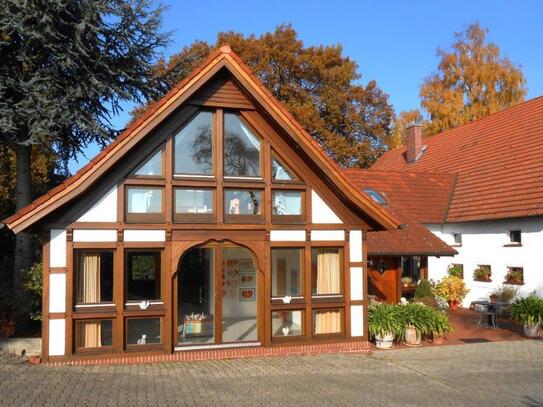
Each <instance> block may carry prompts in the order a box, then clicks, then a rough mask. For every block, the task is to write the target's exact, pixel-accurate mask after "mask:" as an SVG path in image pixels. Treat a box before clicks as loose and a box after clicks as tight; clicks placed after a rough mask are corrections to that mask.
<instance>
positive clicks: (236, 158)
mask: <svg viewBox="0 0 543 407" xmlns="http://www.w3.org/2000/svg"><path fill="white" fill-rule="evenodd" d="M224 175H225V176H226V177H260V176H261V171H260V138H259V137H258V136H257V135H256V134H254V132H253V131H252V130H251V129H249V127H247V126H246V125H245V124H244V123H243V122H242V121H241V119H240V118H239V117H238V115H236V114H234V113H225V114H224Z"/></svg>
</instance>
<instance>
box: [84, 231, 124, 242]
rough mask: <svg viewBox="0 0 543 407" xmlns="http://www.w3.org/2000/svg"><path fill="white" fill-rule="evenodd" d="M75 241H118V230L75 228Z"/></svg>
mask: <svg viewBox="0 0 543 407" xmlns="http://www.w3.org/2000/svg"><path fill="white" fill-rule="evenodd" d="M73 241H74V242H116V241H117V231H116V230H99V229H74V232H73Z"/></svg>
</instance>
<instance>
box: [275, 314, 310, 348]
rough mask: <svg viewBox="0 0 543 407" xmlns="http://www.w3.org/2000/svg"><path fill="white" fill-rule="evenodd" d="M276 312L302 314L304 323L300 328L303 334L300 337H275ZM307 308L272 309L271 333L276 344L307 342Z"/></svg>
mask: <svg viewBox="0 0 543 407" xmlns="http://www.w3.org/2000/svg"><path fill="white" fill-rule="evenodd" d="M274 312H300V314H301V317H302V322H301V326H300V330H301V333H300V335H292V336H291V335H287V336H280V335H274V331H273V313H274ZM306 313H307V312H306V308H305V307H298V308H272V309H270V331H271V340H272V342H275V343H281V342H297V341H305V340H306V339H307V334H306V332H305V331H306Z"/></svg>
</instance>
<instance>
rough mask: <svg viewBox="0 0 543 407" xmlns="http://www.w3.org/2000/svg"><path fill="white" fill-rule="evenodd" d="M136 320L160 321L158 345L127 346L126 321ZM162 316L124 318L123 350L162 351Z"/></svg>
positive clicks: (163, 343)
mask: <svg viewBox="0 0 543 407" xmlns="http://www.w3.org/2000/svg"><path fill="white" fill-rule="evenodd" d="M136 319H158V320H159V321H160V343H146V344H145V345H142V344H129V343H128V321H129V320H136ZM164 325H165V324H164V315H138V316H132V315H130V316H125V317H124V321H123V329H124V340H123V346H124V349H125V350H126V351H128V352H130V351H142V350H144V349H145V350H162V349H163V348H164V345H165V338H164Z"/></svg>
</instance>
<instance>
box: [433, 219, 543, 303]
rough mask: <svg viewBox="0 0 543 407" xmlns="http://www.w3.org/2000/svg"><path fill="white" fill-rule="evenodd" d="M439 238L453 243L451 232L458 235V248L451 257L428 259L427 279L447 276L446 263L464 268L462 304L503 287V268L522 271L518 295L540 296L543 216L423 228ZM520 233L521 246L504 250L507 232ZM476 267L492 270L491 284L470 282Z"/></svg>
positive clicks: (542, 280) (542, 293) (504, 273)
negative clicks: (482, 265)
mask: <svg viewBox="0 0 543 407" xmlns="http://www.w3.org/2000/svg"><path fill="white" fill-rule="evenodd" d="M427 227H428V228H429V229H430V230H431V231H432V232H433V233H434V234H435V235H436V236H438V237H439V238H441V239H442V240H443V241H445V242H446V243H449V244H454V239H453V235H452V234H453V233H461V234H462V246H461V247H455V249H456V251H458V255H456V256H454V257H441V258H439V257H429V258H428V277H429V278H431V279H433V280H439V279H441V278H442V277H444V276H446V275H447V270H448V267H449V265H450V264H453V263H458V264H463V265H464V280H465V281H466V284H467V286H468V288H470V290H471V291H470V293H469V294H468V295H467V297H466V299H465V300H464V303H463V305H464V306H469V303H470V302H471V301H473V300H477V299H479V298H488V295H489V294H490V292H491V291H492V290H493V289H495V288H496V287H500V286H502V284H503V281H504V278H505V275H506V273H507V267H512V266H517V267H523V268H524V285H523V286H520V287H519V289H520V295H522V296H526V295H528V294H529V293H530V292H532V291H534V290H536V292H537V293H538V294H539V295H543V261H542V254H543V251H542V249H543V217H534V218H519V219H506V220H496V221H488V222H466V223H450V224H443V225H427ZM510 230H521V231H522V246H520V247H504V245H506V244H508V243H510V239H509V231H510ZM479 264H489V265H490V266H491V268H492V282H489V283H483V282H477V281H473V270H474V269H475V268H476V267H477V266H478V265H479Z"/></svg>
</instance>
